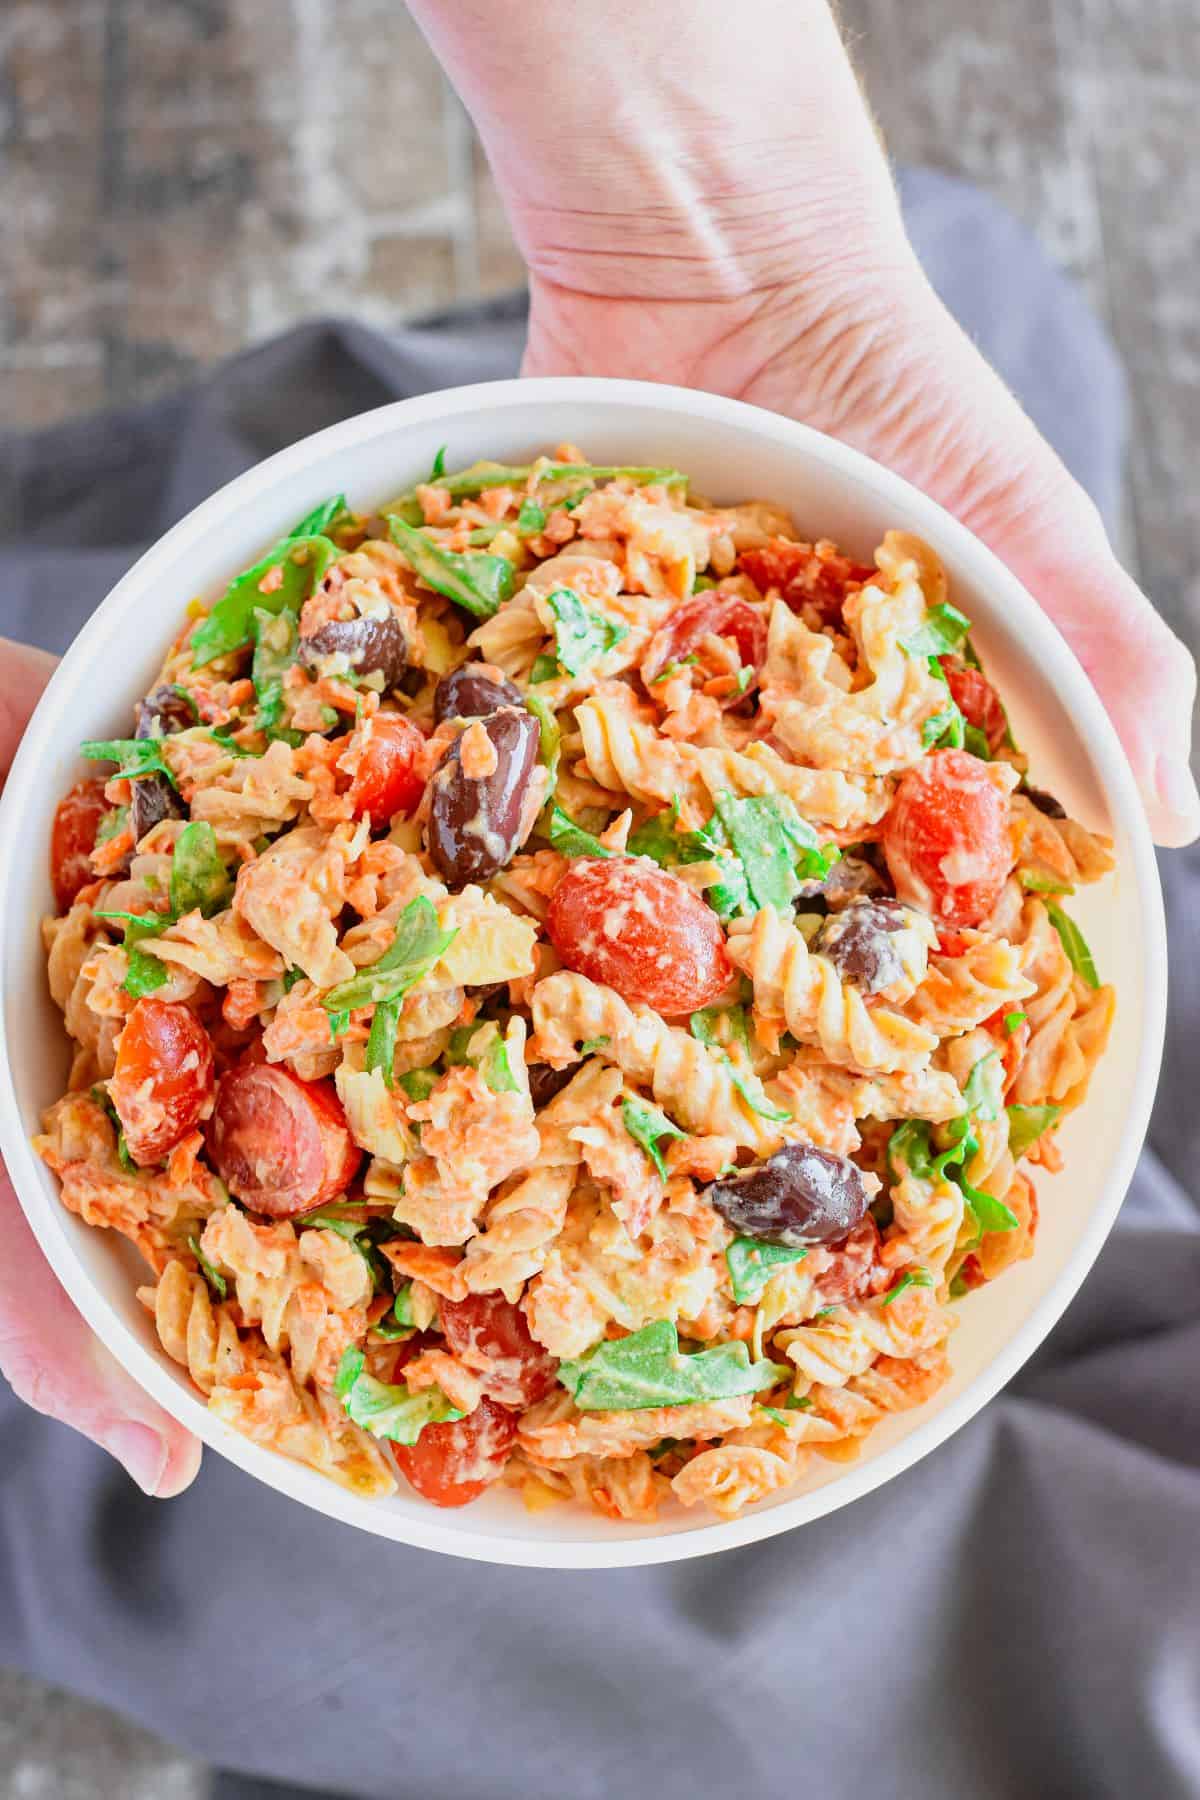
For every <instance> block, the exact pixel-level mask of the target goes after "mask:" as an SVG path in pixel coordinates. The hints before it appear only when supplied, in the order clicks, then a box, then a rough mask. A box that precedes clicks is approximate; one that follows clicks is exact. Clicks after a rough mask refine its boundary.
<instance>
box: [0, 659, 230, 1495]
mask: <svg viewBox="0 0 1200 1800" xmlns="http://www.w3.org/2000/svg"><path fill="white" fill-rule="evenodd" d="M53 670H54V658H53V657H51V656H47V655H45V653H44V652H43V651H41V650H32V649H29V648H28V647H27V646H26V645H24V644H13V643H9V642H8V641H7V640H5V639H0V780H3V779H6V778H7V776H8V771H9V768H10V766H11V764H12V759H13V755H14V753H15V751H16V747H17V744H18V742H19V741H20V737H21V733H22V732H23V731H24V729H25V726H26V723H27V722H28V719H29V715H30V713H31V712H32V711H33V708H34V706H35V705H36V704H37V700H38V696H39V695H40V694H41V691H42V689H43V688H44V687H45V685H46V683H47V681H48V680H49V679H50V676H51V674H52V673H53ZM0 1374H3V1375H4V1376H6V1377H7V1379H8V1381H9V1382H10V1383H11V1385H12V1388H13V1390H14V1392H15V1393H16V1395H17V1397H18V1398H19V1399H21V1400H25V1401H27V1402H28V1404H29V1405H30V1406H32V1407H34V1408H36V1410H37V1411H38V1412H44V1413H49V1414H50V1416H51V1418H55V1419H61V1420H62V1421H63V1423H64V1424H66V1425H73V1426H74V1427H75V1429H76V1431H82V1432H83V1434H84V1435H85V1437H90V1438H91V1439H92V1440H93V1441H94V1442H95V1443H97V1444H99V1445H100V1446H101V1447H102V1448H103V1449H105V1450H107V1451H108V1452H109V1453H110V1455H112V1456H114V1457H116V1459H117V1461H118V1462H120V1463H123V1464H124V1466H125V1468H126V1469H127V1470H128V1472H129V1474H130V1475H132V1477H133V1479H134V1480H135V1481H136V1482H137V1484H138V1486H139V1487H140V1488H142V1489H143V1490H144V1491H145V1492H146V1493H147V1494H157V1495H159V1496H161V1497H163V1498H166V1497H167V1496H169V1495H171V1494H178V1493H180V1492H181V1491H182V1490H183V1489H184V1488H185V1487H187V1485H188V1483H189V1482H190V1481H192V1479H193V1478H194V1476H195V1474H196V1471H197V1469H198V1468H199V1466H200V1444H199V1442H198V1440H197V1439H196V1438H194V1437H192V1436H191V1434H190V1433H189V1432H187V1431H185V1430H184V1428H183V1426H182V1425H179V1424H177V1423H176V1421H175V1420H174V1419H172V1418H171V1417H170V1415H169V1414H168V1413H165V1412H164V1411H163V1410H162V1408H161V1407H160V1406H158V1405H156V1403H155V1402H154V1401H153V1400H152V1399H151V1398H150V1396H149V1395H148V1394H147V1393H145V1392H143V1390H142V1389H141V1388H140V1387H139V1386H138V1384H137V1382H136V1381H134V1379H133V1377H132V1376H131V1375H127V1374H126V1372H125V1370H124V1369H123V1368H122V1367H121V1365H120V1363H118V1362H117V1360H116V1358H115V1357H114V1356H113V1355H112V1354H111V1352H110V1351H108V1350H106V1349H105V1347H104V1345H103V1344H101V1342H100V1340H99V1339H98V1338H97V1337H95V1336H94V1334H93V1333H92V1331H91V1330H90V1328H89V1327H88V1325H87V1324H86V1323H85V1322H84V1320H83V1318H82V1316H81V1315H80V1314H79V1313H78V1312H76V1310H75V1307H74V1306H73V1304H72V1303H71V1301H70V1299H69V1298H68V1296H67V1294H66V1292H65V1290H64V1289H63V1288H62V1287H61V1286H60V1284H59V1281H58V1278H57V1277H56V1275H55V1274H54V1272H53V1270H52V1269H51V1267H50V1265H49V1263H48V1262H47V1261H46V1259H45V1257H44V1256H43V1255H42V1253H41V1250H40V1249H39V1248H38V1245H37V1240H36V1239H35V1238H34V1235H33V1233H32V1231H30V1229H29V1226H28V1224H27V1222H26V1219H25V1215H24V1213H23V1212H22V1211H21V1208H20V1206H19V1205H18V1203H17V1197H16V1194H15V1193H14V1192H13V1188H12V1183H11V1182H10V1181H9V1180H8V1178H7V1176H6V1175H5V1174H4V1172H3V1170H2V1169H0Z"/></svg>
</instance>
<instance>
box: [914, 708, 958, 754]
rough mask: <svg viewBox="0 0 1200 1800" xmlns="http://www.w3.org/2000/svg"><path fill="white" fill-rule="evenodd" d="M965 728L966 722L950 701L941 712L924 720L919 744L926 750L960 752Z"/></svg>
mask: <svg viewBox="0 0 1200 1800" xmlns="http://www.w3.org/2000/svg"><path fill="white" fill-rule="evenodd" d="M965 727H966V720H965V719H964V718H963V716H962V714H961V713H960V712H959V710H958V707H957V706H956V705H955V704H954V701H953V700H951V701H949V702H948V703H947V704H946V705H945V706H944V707H943V708H942V710H941V712H935V713H933V714H932V715H931V716H930V717H929V718H928V719H926V721H925V723H924V724H923V725H922V727H921V742H922V744H924V746H925V748H926V750H933V749H939V750H940V749H951V750H961V749H962V747H963V743H964V741H965Z"/></svg>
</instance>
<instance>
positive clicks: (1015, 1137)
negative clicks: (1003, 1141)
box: [1007, 1106, 1062, 1161]
mask: <svg viewBox="0 0 1200 1800" xmlns="http://www.w3.org/2000/svg"><path fill="white" fill-rule="evenodd" d="M1007 1112H1008V1148H1009V1151H1010V1153H1011V1155H1012V1157H1013V1159H1014V1161H1015V1160H1016V1159H1017V1158H1018V1157H1021V1156H1024V1154H1025V1152H1026V1151H1027V1150H1028V1149H1029V1147H1030V1145H1031V1144H1036V1143H1037V1141H1038V1139H1039V1138H1040V1137H1041V1136H1042V1135H1043V1133H1045V1132H1047V1131H1049V1129H1050V1127H1051V1126H1052V1125H1053V1124H1054V1123H1055V1122H1056V1120H1058V1119H1059V1118H1060V1117H1061V1116H1062V1107H1061V1106H1010V1107H1008V1108H1007Z"/></svg>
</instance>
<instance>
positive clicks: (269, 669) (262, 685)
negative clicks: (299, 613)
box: [250, 606, 300, 737]
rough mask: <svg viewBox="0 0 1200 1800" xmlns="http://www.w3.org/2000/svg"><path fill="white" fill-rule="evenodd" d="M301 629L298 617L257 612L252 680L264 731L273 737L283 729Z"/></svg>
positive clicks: (257, 608)
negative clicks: (285, 700)
mask: <svg viewBox="0 0 1200 1800" xmlns="http://www.w3.org/2000/svg"><path fill="white" fill-rule="evenodd" d="M299 641H300V628H299V625H298V624H297V621H296V616H295V614H294V613H290V612H281V613H269V612H267V611H266V610H265V609H264V608H263V607H261V606H256V607H255V609H254V660H253V662H252V663H251V666H250V679H251V680H252V681H253V683H254V692H255V693H256V694H257V696H258V717H257V719H256V720H255V723H256V725H257V726H258V728H259V730H260V731H265V732H266V733H267V736H268V737H270V736H272V735H273V734H274V733H275V732H276V731H277V730H278V728H279V720H280V718H281V716H282V713H283V678H284V676H285V675H286V674H287V672H288V670H289V669H290V668H291V667H292V665H293V664H294V663H295V661H296V648H297V645H298V644H299Z"/></svg>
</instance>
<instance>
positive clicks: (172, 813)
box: [129, 775, 187, 844]
mask: <svg viewBox="0 0 1200 1800" xmlns="http://www.w3.org/2000/svg"><path fill="white" fill-rule="evenodd" d="M186 817H187V808H186V807H185V806H184V804H183V802H182V800H181V799H180V798H179V795H178V794H177V793H176V792H175V789H174V788H173V787H172V786H171V784H170V782H169V781H168V780H167V778H166V776H165V775H140V776H139V777H138V778H137V780H136V781H131V782H130V784H129V826H130V829H131V831H132V832H133V841H134V843H135V844H140V843H141V841H142V839H143V838H144V837H145V835H146V833H147V832H148V831H153V829H154V827H155V826H156V825H160V824H161V823H162V821H163V820H164V819H183V818H186Z"/></svg>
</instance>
